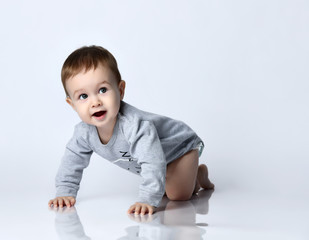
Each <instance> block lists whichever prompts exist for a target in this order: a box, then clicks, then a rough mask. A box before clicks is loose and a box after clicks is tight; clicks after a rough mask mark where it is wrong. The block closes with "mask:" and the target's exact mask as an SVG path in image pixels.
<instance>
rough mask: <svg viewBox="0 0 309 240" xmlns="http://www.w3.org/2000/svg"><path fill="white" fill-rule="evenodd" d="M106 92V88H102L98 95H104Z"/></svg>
mask: <svg viewBox="0 0 309 240" xmlns="http://www.w3.org/2000/svg"><path fill="white" fill-rule="evenodd" d="M106 91H107V88H106V87H102V88H100V90H99V93H106Z"/></svg>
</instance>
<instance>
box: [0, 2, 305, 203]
mask: <svg viewBox="0 0 309 240" xmlns="http://www.w3.org/2000/svg"><path fill="white" fill-rule="evenodd" d="M0 39H1V40H0V41H1V44H0V68H1V74H0V89H1V94H0V104H1V119H0V123H1V124H0V157H1V168H0V192H1V196H6V197H7V199H13V198H16V197H17V198H19V200H20V201H23V200H25V199H27V197H29V196H31V195H40V196H41V199H43V200H44V201H41V202H39V203H38V204H47V201H48V200H49V199H50V198H51V197H53V196H54V193H55V189H54V177H55V174H56V171H57V168H58V166H59V163H60V159H61V156H62V154H63V152H64V147H65V144H66V143H67V141H68V140H69V138H70V137H71V135H72V133H73V128H74V125H75V124H76V123H78V122H79V119H78V116H77V114H76V113H75V112H73V110H72V109H71V108H70V107H69V105H67V104H66V103H65V95H64V91H63V89H62V85H61V80H60V70H61V67H62V64H63V62H64V60H65V58H66V57H67V56H68V55H69V54H70V53H71V52H72V51H73V50H75V49H76V48H79V47H81V46H84V45H92V44H95V45H101V46H103V47H105V48H107V49H108V50H109V51H111V52H112V53H113V55H114V56H115V57H116V59H117V61H118V64H119V69H120V72H121V74H122V78H123V79H124V80H125V81H126V82H127V88H126V95H125V101H127V102H128V103H130V104H132V105H134V106H136V107H138V108H140V109H143V110H146V111H149V112H154V113H159V114H163V115H167V116H169V117H172V118H175V119H180V120H183V121H184V122H186V123H187V124H188V125H190V126H191V127H192V128H193V129H194V130H195V131H196V132H197V133H198V135H200V137H201V138H202V139H203V140H204V142H205V145H206V148H205V151H204V153H203V155H202V159H201V161H202V162H206V163H207V164H208V166H209V169H210V177H211V179H212V180H213V181H214V183H215V184H216V189H217V191H233V190H234V189H242V190H244V191H252V192H255V193H259V192H261V193H262V194H266V195H267V194H270V195H271V194H279V196H281V197H283V198H284V197H286V196H291V195H293V196H298V197H307V198H308V190H309V181H308V180H309V179H308V168H309V161H308V160H309V147H308V145H309V125H308V122H309V108H308V105H309V97H308V96H309V94H308V93H309V71H308V66H309V44H308V43H309V3H308V1H305V0H303V1H300V0H297V1H292V0H290V1H287V0H280V1H279V0H277V1H275V0H272V1H269V0H259V1H245V0H243V1H240V0H238V1H201V0H200V1H94V0H93V1H58V0H57V1H48V2H47V1H34V0H30V1H1V2H0ZM139 181H140V179H139V178H138V177H137V176H134V175H133V174H130V173H128V172H126V171H123V170H122V169H118V168H117V167H116V166H113V165H111V164H110V163H108V162H107V161H104V160H103V159H101V158H99V157H97V156H94V157H93V158H92V161H91V163H90V166H89V168H88V169H86V170H85V173H84V179H83V181H82V184H81V190H80V195H79V196H80V198H83V197H84V198H85V199H86V198H91V197H95V196H98V195H102V194H103V195H104V194H106V193H112V192H134V191H135V192H137V189H138V183H139ZM42 196H43V197H42ZM1 200H2V198H1V199H0V201H1ZM45 200H46V201H45ZM6 203H8V204H10V201H6ZM14 204H16V203H14Z"/></svg>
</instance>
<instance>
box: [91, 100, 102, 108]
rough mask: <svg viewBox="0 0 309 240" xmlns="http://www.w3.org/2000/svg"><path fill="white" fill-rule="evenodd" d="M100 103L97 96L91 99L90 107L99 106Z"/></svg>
mask: <svg viewBox="0 0 309 240" xmlns="http://www.w3.org/2000/svg"><path fill="white" fill-rule="evenodd" d="M101 105H102V101H101V100H100V99H99V98H96V99H94V100H93V101H92V107H99V106H101Z"/></svg>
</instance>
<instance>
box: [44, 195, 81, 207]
mask: <svg viewBox="0 0 309 240" xmlns="http://www.w3.org/2000/svg"><path fill="white" fill-rule="evenodd" d="M75 202H76V200H75V198H74V197H56V198H54V199H51V200H50V201H49V202H48V206H49V207H51V206H52V205H53V206H54V207H58V206H59V207H60V208H63V207H64V206H67V207H69V208H70V207H71V206H74V204H75Z"/></svg>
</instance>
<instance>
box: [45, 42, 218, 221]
mask: <svg viewBox="0 0 309 240" xmlns="http://www.w3.org/2000/svg"><path fill="white" fill-rule="evenodd" d="M61 79H62V84H63V87H64V90H65V93H66V102H67V103H68V104H70V106H71V107H72V108H73V109H74V110H75V111H76V112H77V114H78V115H79V117H80V118H81V120H82V121H81V122H80V123H79V124H77V125H76V126H75V130H74V134H73V137H72V138H71V140H70V141H69V142H68V144H67V146H66V149H65V153H64V156H63V158H62V161H61V164H60V167H59V170H58V173H57V176H56V189H57V191H56V198H54V199H52V200H50V201H49V203H48V204H49V206H50V207H51V206H52V205H53V206H54V207H58V206H59V207H60V208H62V207H64V206H67V207H71V206H73V205H74V204H75V202H76V200H75V198H76V195H77V191H78V189H79V184H80V181H81V178H82V174H83V170H84V168H86V167H87V166H88V164H89V160H90V157H91V154H92V153H93V152H95V153H97V154H98V155H100V156H101V157H103V158H104V159H107V160H108V161H110V162H112V163H114V164H116V165H118V166H120V167H122V168H124V169H126V170H128V171H130V172H133V173H135V174H138V175H140V176H141V177H142V183H141V185H140V187H139V195H138V198H137V201H136V203H134V204H133V205H132V206H131V207H130V208H129V210H128V213H129V214H130V213H135V214H141V215H144V214H146V213H148V214H153V212H154V210H155V208H156V207H158V206H159V204H160V201H161V199H162V197H163V195H164V194H166V195H167V197H168V198H169V199H170V200H189V199H190V198H191V196H192V194H195V193H197V192H198V191H199V189H200V188H201V187H202V188H204V189H212V188H214V185H213V184H212V183H211V182H210V180H209V179H208V170H207V167H206V165H204V164H201V165H199V156H200V155H201V153H202V151H203V147H204V144H203V141H202V140H201V139H200V138H199V137H198V136H197V135H196V133H195V132H194V131H193V130H192V129H191V128H189V127H188V126H187V125H186V124H184V123H183V122H180V121H176V120H173V119H170V118H168V117H164V116H160V115H157V114H153V113H148V112H144V111H141V110H139V109H137V108H135V107H133V106H131V105H129V104H127V103H125V102H124V101H123V98H124V93H125V86H126V83H125V81H123V80H122V79H121V75H120V72H119V70H118V66H117V62H116V59H115V58H114V56H113V55H112V54H111V53H110V52H109V51H107V50H106V49H104V48H102V47H99V46H90V47H82V48H80V49H77V50H76V51H74V52H73V53H71V54H70V55H69V57H68V58H67V59H66V60H65V62H64V64H63V67H62V71H61Z"/></svg>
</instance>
